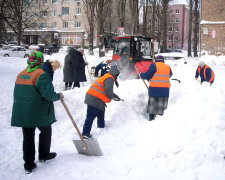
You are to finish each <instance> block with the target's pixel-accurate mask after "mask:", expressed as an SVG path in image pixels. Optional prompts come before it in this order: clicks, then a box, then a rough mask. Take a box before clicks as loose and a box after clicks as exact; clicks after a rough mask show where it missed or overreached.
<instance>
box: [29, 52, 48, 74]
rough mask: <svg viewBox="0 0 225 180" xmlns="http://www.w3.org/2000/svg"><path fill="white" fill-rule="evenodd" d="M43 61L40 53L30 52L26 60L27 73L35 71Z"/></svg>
mask: <svg viewBox="0 0 225 180" xmlns="http://www.w3.org/2000/svg"><path fill="white" fill-rule="evenodd" d="M43 61H44V57H43V54H42V52H40V51H36V52H32V53H31V54H30V56H29V58H28V59H27V64H28V67H27V72H33V71H35V70H36V69H37V68H39V67H41V66H42V64H43Z"/></svg>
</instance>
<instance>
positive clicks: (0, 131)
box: [0, 50, 225, 180]
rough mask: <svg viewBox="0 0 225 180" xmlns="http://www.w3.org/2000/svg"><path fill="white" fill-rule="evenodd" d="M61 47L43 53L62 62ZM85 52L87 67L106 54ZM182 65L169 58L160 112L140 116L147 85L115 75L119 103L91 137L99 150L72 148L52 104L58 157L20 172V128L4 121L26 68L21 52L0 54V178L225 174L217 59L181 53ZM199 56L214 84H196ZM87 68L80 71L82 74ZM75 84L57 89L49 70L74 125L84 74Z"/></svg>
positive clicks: (223, 82)
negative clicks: (93, 154) (170, 74)
mask: <svg viewBox="0 0 225 180" xmlns="http://www.w3.org/2000/svg"><path fill="white" fill-rule="evenodd" d="M65 55H66V54H65V53H57V54H53V55H52V56H49V55H46V56H45V59H58V60H59V61H60V62H61V63H62V64H63V62H64V57H65ZM106 55H107V56H106V57H104V58H99V57H98V56H97V51H96V50H95V56H90V55H87V52H86V59H87V61H88V62H89V68H90V67H91V66H93V65H97V64H98V63H99V62H101V61H103V60H107V59H109V58H110V57H111V55H112V52H111V51H110V52H109V53H108V54H106ZM186 59H187V62H188V63H187V64H176V63H174V64H173V63H171V64H170V65H171V68H172V70H173V74H174V75H173V78H177V79H179V80H181V83H178V82H177V81H171V83H172V87H171V90H170V98H169V105H168V109H167V110H166V111H165V114H164V115H163V116H159V117H157V118H156V120H154V121H148V115H147V113H146V104H147V100H148V92H147V89H146V87H145V85H144V83H143V82H142V80H140V79H131V80H119V88H116V87H115V89H114V90H115V93H116V94H118V95H119V96H120V97H121V98H123V99H124V100H125V101H124V102H122V101H120V102H115V101H113V102H111V103H110V104H108V107H107V108H106V114H105V115H106V116H105V120H106V128H104V129H98V128H97V125H96V124H97V123H96V120H95V121H94V123H93V127H92V131H91V133H92V135H93V136H94V137H96V138H97V139H98V141H99V144H100V146H101V148H102V151H103V153H104V156H101V157H89V156H84V155H80V154H78V153H77V151H76V149H75V147H74V145H73V143H72V139H79V136H78V134H77V132H76V130H75V129H74V127H73V125H72V123H71V121H70V119H69V117H68V115H67V113H66V111H65V109H64V108H63V106H62V104H61V103H60V102H59V101H58V102H55V103H54V104H55V113H56V118H57V120H58V121H57V122H56V123H54V124H53V125H52V129H53V133H52V145H51V150H52V151H53V152H57V154H58V156H57V158H56V159H54V160H52V161H47V162H45V163H43V164H41V163H38V164H37V165H38V167H37V169H36V170H35V171H34V172H33V173H31V174H29V175H25V173H24V169H23V159H22V139H23V138H22V130H21V128H16V127H11V126H10V118H11V110H12V103H13V88H14V83H15V79H16V75H17V74H18V73H19V72H20V71H22V70H23V69H24V68H25V67H26V59H24V58H16V57H14V58H12V57H11V58H9V57H8V58H6V57H0V69H1V70H0V78H1V84H0V89H1V96H0V102H1V105H0V112H1V113H0V119H1V121H0V137H1V141H0V154H1V156H0V162H1V163H0V174H1V179H4V180H11V179H20V180H21V179H29V180H38V179H47V180H49V179H54V180H61V179H66V180H70V179H71V180H72V179H78V180H85V179H92V180H106V179H107V180H115V179H117V180H137V179H138V180H148V179H153V180H181V179H182V180H212V179H215V180H224V179H225V174H224V170H225V160H224V159H223V157H224V155H225V118H224V117H225V111H224V109H225V99H224V97H225V91H224V89H225V79H224V74H225V66H224V64H225V57H224V56H221V57H217V56H209V55H205V56H202V57H201V58H200V59H198V58H187V57H186ZM200 60H203V61H205V62H206V63H207V64H208V65H209V66H210V67H211V68H212V69H213V70H214V72H215V83H214V84H213V85H212V86H209V84H207V83H203V85H200V84H199V82H197V81H196V80H195V79H194V75H195V70H196V68H197V64H198V62H199V61H200ZM86 74H87V72H86ZM87 79H88V82H86V83H83V84H82V87H81V88H80V89H77V88H76V89H73V90H69V91H63V89H64V83H63V82H62V80H63V70H62V69H61V70H58V71H56V73H55V76H54V81H53V83H54V86H55V90H56V91H57V92H60V91H63V94H64V96H65V99H64V100H65V103H66V104H67V106H68V107H69V110H70V112H71V113H72V115H73V117H74V119H75V121H76V123H77V125H78V127H79V129H80V131H81V130H82V127H83V124H84V120H85V116H86V105H85V104H84V96H85V93H86V91H87V89H88V88H89V87H90V79H89V76H88V75H87ZM38 134H39V133H38V130H36V138H35V140H36V160H37V157H38V153H37V152H38Z"/></svg>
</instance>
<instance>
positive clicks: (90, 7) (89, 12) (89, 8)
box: [83, 0, 97, 55]
mask: <svg viewBox="0 0 225 180" xmlns="http://www.w3.org/2000/svg"><path fill="white" fill-rule="evenodd" d="M83 2H84V6H85V13H86V16H87V19H88V24H89V30H88V31H89V33H88V40H89V54H91V55H93V54H94V52H93V49H94V45H93V41H94V31H95V25H94V16H95V6H96V3H97V0H83Z"/></svg>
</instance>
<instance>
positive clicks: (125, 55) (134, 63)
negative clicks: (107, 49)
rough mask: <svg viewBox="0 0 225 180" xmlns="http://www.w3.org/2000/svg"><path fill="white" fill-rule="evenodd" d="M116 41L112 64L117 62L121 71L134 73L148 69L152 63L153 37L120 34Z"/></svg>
mask: <svg viewBox="0 0 225 180" xmlns="http://www.w3.org/2000/svg"><path fill="white" fill-rule="evenodd" d="M114 42H115V44H114V50H113V57H112V64H117V66H118V67H119V68H120V69H121V71H126V72H129V73H133V74H134V72H135V73H136V74H138V71H139V72H142V73H144V72H146V71H147V70H148V68H149V66H150V65H151V64H152V43H151V42H152V38H147V37H144V36H119V37H116V38H115V41H114ZM137 69H138V71H137Z"/></svg>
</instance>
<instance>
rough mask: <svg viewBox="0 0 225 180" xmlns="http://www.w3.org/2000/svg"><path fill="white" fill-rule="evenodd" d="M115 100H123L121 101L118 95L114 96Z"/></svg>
mask: <svg viewBox="0 0 225 180" xmlns="http://www.w3.org/2000/svg"><path fill="white" fill-rule="evenodd" d="M113 100H114V101H120V100H121V99H120V97H119V96H117V95H116V94H114V97H113Z"/></svg>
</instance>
